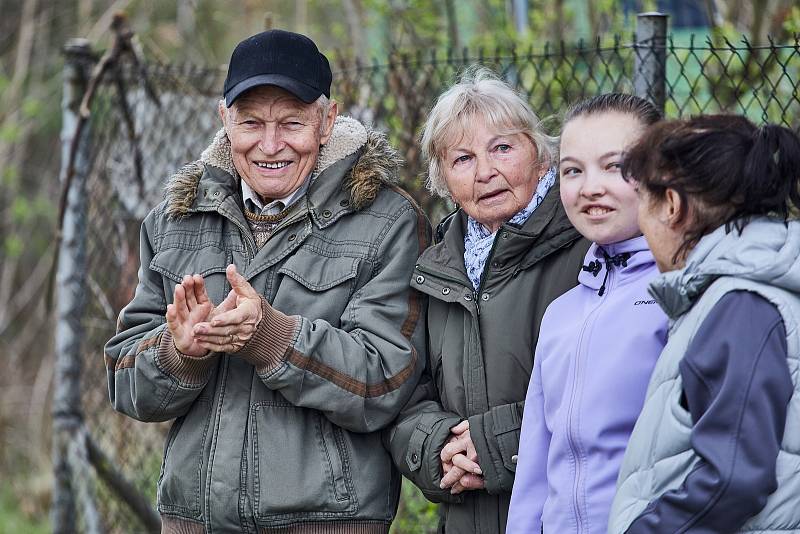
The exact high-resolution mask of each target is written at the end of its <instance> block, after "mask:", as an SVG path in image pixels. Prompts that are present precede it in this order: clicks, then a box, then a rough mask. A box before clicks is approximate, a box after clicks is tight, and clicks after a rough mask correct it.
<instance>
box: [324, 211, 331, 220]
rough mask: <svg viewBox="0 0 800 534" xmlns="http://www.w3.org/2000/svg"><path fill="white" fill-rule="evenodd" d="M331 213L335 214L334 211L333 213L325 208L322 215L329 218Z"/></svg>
mask: <svg viewBox="0 0 800 534" xmlns="http://www.w3.org/2000/svg"><path fill="white" fill-rule="evenodd" d="M331 215H333V213H331V210H325V211H323V212H322V216H323V217H325V218H326V219H327V218H329V217H330V216H331Z"/></svg>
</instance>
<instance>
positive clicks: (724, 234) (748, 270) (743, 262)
mask: <svg viewBox="0 0 800 534" xmlns="http://www.w3.org/2000/svg"><path fill="white" fill-rule="evenodd" d="M721 276H735V277H737V278H743V279H746V280H750V281H753V282H759V283H762V284H767V285H771V286H775V287H779V288H781V289H785V290H787V291H791V292H794V293H798V292H800V221H792V222H789V223H784V222H783V221H782V220H779V219H772V218H767V217H761V218H757V219H753V220H751V221H750V222H749V223H748V224H747V225H746V226H745V227H744V229H743V230H742V232H741V233H739V231H738V230H736V229H735V228H732V227H731V229H730V231H728V230H727V229H726V227H725V225H722V226H720V227H719V228H717V229H716V230H714V231H713V232H712V233H710V234H708V235H706V236H704V237H703V238H702V239H701V240H700V242H699V243H698V244H697V246H696V247H695V248H694V249H693V250H692V251H691V252H690V254H689V256H688V258H687V259H686V266H685V267H684V268H683V269H679V270H676V271H670V272H667V273H664V274H662V275H661V276H660V277H659V278H657V279H656V280H655V281H654V282H653V283H652V284H651V289H650V292H651V293H652V295H653V296H654V297H655V299H656V300H657V301H658V302H659V304H660V305H661V307H662V308H664V311H665V312H666V313H667V315H669V317H670V318H673V319H674V318H675V317H677V316H679V315H681V314H683V313H685V312H686V311H687V310H688V309H689V308H691V306H692V304H693V303H694V301H695V300H697V299H698V298H699V297H700V296H701V295H702V294H703V292H704V291H705V289H706V288H707V287H708V286H709V285H711V283H712V282H713V281H714V280H716V279H717V278H719V277H721Z"/></svg>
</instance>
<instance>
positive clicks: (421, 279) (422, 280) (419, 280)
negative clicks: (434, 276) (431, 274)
mask: <svg viewBox="0 0 800 534" xmlns="http://www.w3.org/2000/svg"><path fill="white" fill-rule="evenodd" d="M424 281H425V277H424V276H422V275H421V274H420V275H418V276H417V283H418V284H421V283H422V282H424Z"/></svg>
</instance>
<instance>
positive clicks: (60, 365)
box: [51, 39, 92, 534]
mask: <svg viewBox="0 0 800 534" xmlns="http://www.w3.org/2000/svg"><path fill="white" fill-rule="evenodd" d="M64 55H65V62H64V72H63V76H64V94H63V97H62V117H63V119H62V120H63V122H62V126H61V172H60V180H61V182H62V183H63V182H64V181H65V180H66V179H67V175H68V173H70V172H73V173H74V174H73V177H72V184H71V187H70V190H69V192H68V196H67V204H66V211H65V212H64V224H63V230H62V232H63V233H62V239H61V245H60V250H59V252H58V254H59V261H58V271H57V273H56V292H57V293H56V295H57V304H56V314H57V315H56V329H55V358H56V365H55V367H56V375H55V381H54V395H53V404H52V409H53V465H54V469H55V481H54V488H53V504H52V510H51V519H52V522H53V532H55V533H65V534H66V533H72V532H75V531H76V529H77V521H76V518H77V514H76V491H77V489H78V488H76V487H74V484H73V481H74V480H75V477H76V475H82V476H87V475H88V474H87V473H83V474H79V473H75V472H74V470H75V469H76V466H75V465H74V464H73V462H72V461H71V460H70V456H72V455H71V454H70V450H71V449H72V448H73V441H75V440H76V439H80V437H81V436H83V432H82V418H83V413H82V410H81V389H80V375H81V350H82V347H81V340H82V339H83V327H82V324H81V321H82V318H83V309H84V304H85V294H86V286H87V284H86V279H85V277H86V206H87V202H86V174H87V172H88V167H89V158H88V151H89V147H88V142H87V141H88V139H89V136H90V133H89V128H84V129H83V132H82V135H81V139H78V140H77V143H78V145H77V146H78V151H77V153H76V157H75V159H74V166H73V169H69V168H68V167H69V155H70V151H71V147H72V144H73V138H74V136H75V132H76V126H77V124H78V115H79V108H80V103H81V99H82V98H83V94H84V93H85V91H86V85H87V82H88V79H89V72H90V70H91V64H92V52H91V46H90V44H89V41H87V40H86V39H72V40H70V41H68V42H67V44H66V45H65V46H64ZM85 519H86V518H85ZM88 522H89V521H87V523H88ZM87 526H89V525H87Z"/></svg>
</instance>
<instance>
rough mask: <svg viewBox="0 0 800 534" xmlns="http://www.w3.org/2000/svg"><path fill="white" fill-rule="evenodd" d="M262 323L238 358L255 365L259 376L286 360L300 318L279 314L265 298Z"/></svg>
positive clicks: (262, 304)
mask: <svg viewBox="0 0 800 534" xmlns="http://www.w3.org/2000/svg"><path fill="white" fill-rule="evenodd" d="M261 311H262V312H263V314H262V316H261V322H260V323H259V324H258V327H257V328H256V331H255V333H254V334H253V337H251V338H250V340H249V341H248V342H247V343H246V344H245V346H244V347H242V348H241V350H239V352H237V353H236V356H238V357H240V358H242V359H243V360H245V361H247V362H249V363H251V364H253V365H254V366H255V368H256V372H257V373H258V374H265V373H269V372H270V371H272V370H274V369H276V368H277V367H278V366H279V365H281V364H282V363H283V362H284V361H285V360H286V353H287V352H288V350H289V347H290V346H291V344H292V340H293V339H294V336H295V332H296V331H297V328H298V326H299V323H300V318H299V317H297V316H295V315H286V314H284V313H281V312H279V311H278V310H276V309H275V308H273V307H272V306H270V304H269V302H267V300H266V299H265V298H263V297H262V299H261Z"/></svg>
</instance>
